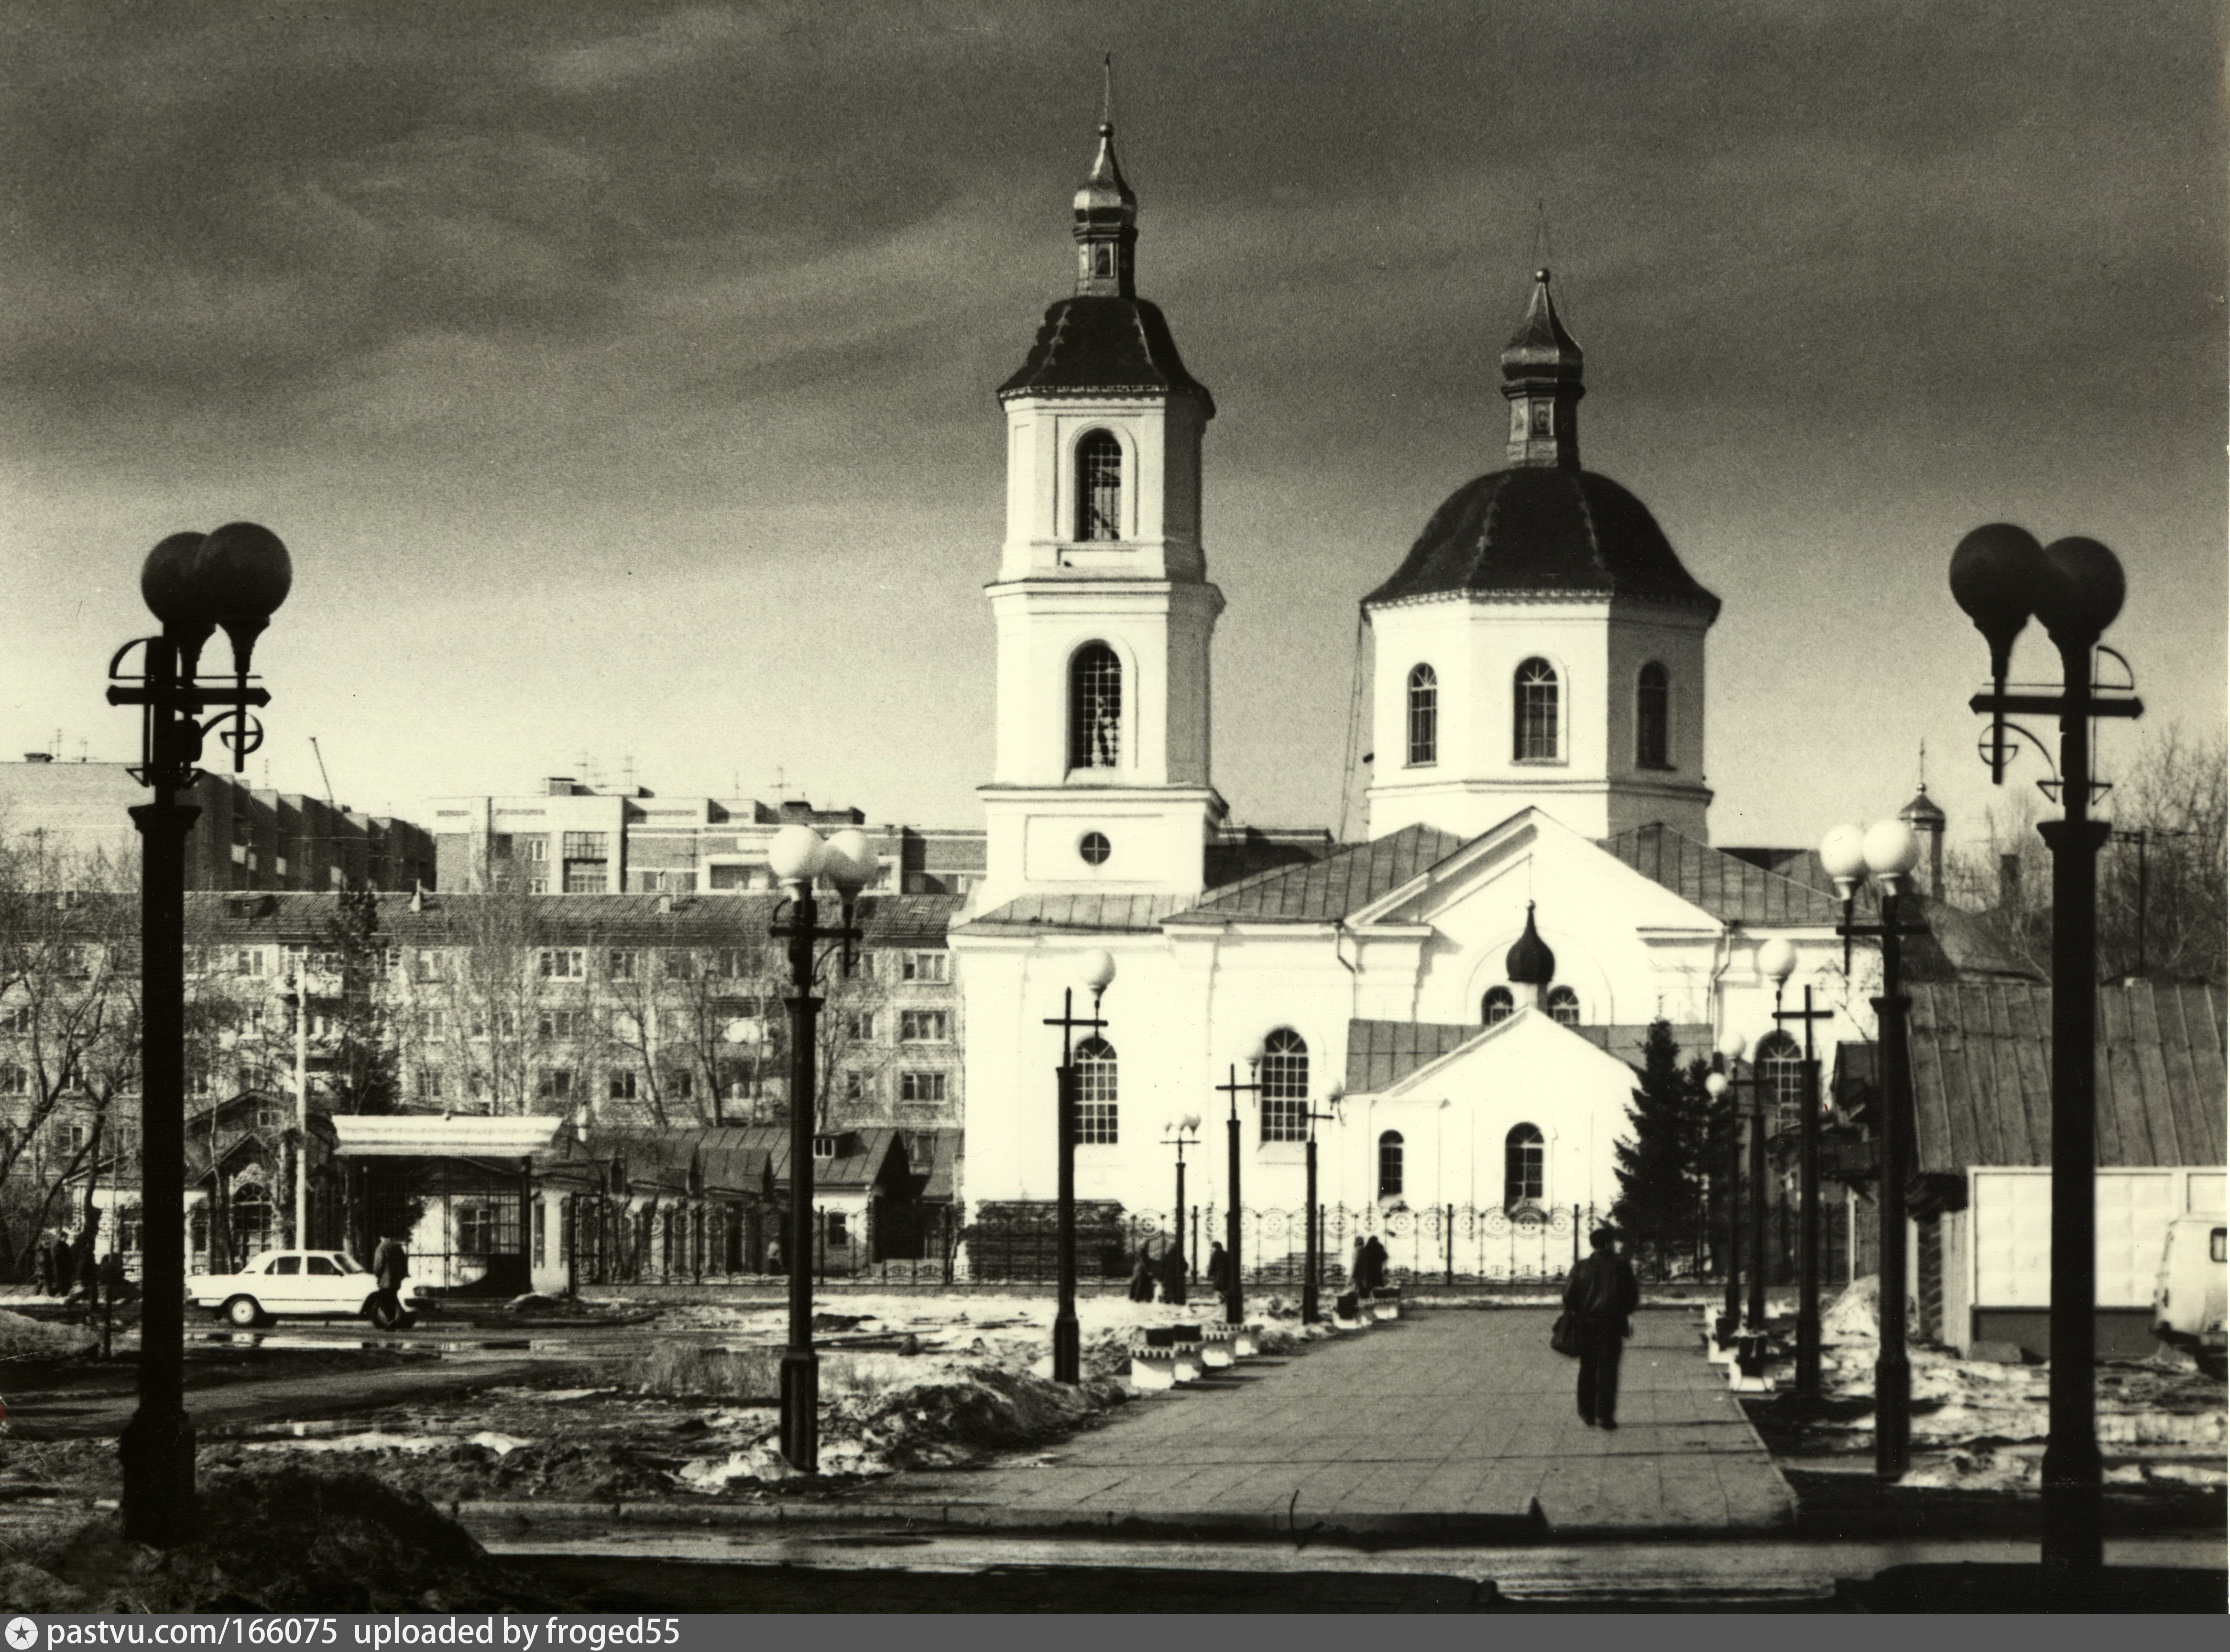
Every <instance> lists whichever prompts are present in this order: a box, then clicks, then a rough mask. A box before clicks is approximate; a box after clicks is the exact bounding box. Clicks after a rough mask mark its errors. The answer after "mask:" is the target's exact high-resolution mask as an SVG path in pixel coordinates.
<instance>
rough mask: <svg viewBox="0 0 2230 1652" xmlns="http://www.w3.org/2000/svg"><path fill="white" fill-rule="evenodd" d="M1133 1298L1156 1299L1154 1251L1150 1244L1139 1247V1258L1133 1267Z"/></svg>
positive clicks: (1135, 1299) (1136, 1300)
mask: <svg viewBox="0 0 2230 1652" xmlns="http://www.w3.org/2000/svg"><path fill="white" fill-rule="evenodd" d="M1131 1300H1132V1301H1133V1302H1150V1301H1152V1300H1154V1252H1153V1247H1152V1246H1150V1245H1140V1246H1139V1247H1138V1263H1137V1265H1136V1266H1134V1267H1133V1268H1131Z"/></svg>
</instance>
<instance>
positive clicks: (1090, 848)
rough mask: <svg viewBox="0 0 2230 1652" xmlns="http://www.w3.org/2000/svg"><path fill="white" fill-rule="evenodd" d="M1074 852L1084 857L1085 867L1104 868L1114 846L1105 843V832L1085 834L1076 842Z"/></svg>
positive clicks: (1113, 850)
mask: <svg viewBox="0 0 2230 1652" xmlns="http://www.w3.org/2000/svg"><path fill="white" fill-rule="evenodd" d="M1076 852H1077V853H1078V854H1079V855H1082V856H1083V857H1084V863H1085V865H1086V866H1105V864H1106V863H1107V857H1108V856H1109V855H1112V854H1113V853H1114V852H1115V846H1114V845H1113V844H1112V843H1110V842H1108V841H1107V835H1106V834H1105V832H1086V833H1085V835H1084V836H1082V837H1081V838H1080V839H1078V840H1077V844H1076Z"/></svg>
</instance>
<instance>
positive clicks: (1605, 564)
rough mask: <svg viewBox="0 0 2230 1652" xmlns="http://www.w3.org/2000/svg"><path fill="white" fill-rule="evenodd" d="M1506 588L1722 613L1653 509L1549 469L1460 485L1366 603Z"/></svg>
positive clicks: (1597, 479) (1578, 475) (1594, 480)
mask: <svg viewBox="0 0 2230 1652" xmlns="http://www.w3.org/2000/svg"><path fill="white" fill-rule="evenodd" d="M1501 591H1516V592H1524V593H1528V594H1532V595H1538V594H1540V593H1543V592H1550V593H1556V594H1559V595H1565V596H1571V597H1583V596H1608V597H1646V598H1648V599H1649V600H1651V601H1653V602H1660V603H1676V604H1679V605H1682V606H1688V607H1695V608H1699V609H1703V610H1706V611H1707V612H1708V613H1709V614H1710V615H1711V616H1712V617H1714V618H1716V617H1717V616H1718V611H1719V599H1718V597H1714V596H1712V595H1711V592H1710V591H1708V590H1705V589H1704V588H1703V587H1702V586H1701V585H1699V584H1697V583H1696V582H1695V580H1694V579H1693V578H1692V577H1691V576H1690V575H1689V572H1688V571H1687V570H1686V569H1685V568H1684V567H1682V566H1681V565H1680V558H1679V557H1678V556H1677V555H1675V554H1674V552H1673V545H1672V542H1671V541H1670V540H1668V539H1666V537H1665V531H1664V530H1663V529H1662V528H1660V527H1659V526H1657V519H1656V518H1654V517H1653V516H1652V515H1650V513H1649V508H1648V507H1647V506H1645V505H1644V504H1643V503H1642V502H1641V501H1640V500H1638V499H1636V498H1635V497H1634V495H1633V494H1629V493H1627V491H1626V489H1625V488H1623V487H1620V486H1619V485H1618V484H1617V483H1616V482H1614V481H1611V479H1610V478H1609V477H1608V476H1599V475H1597V474H1595V472H1593V471H1590V470H1566V469H1560V468H1553V467H1540V466H1520V467H1518V468H1516V469H1511V470H1497V471H1492V472H1490V473H1489V474H1486V475H1484V476H1480V477H1478V478H1475V479H1474V480H1473V481H1468V482H1466V483H1465V484H1464V485H1463V486H1462V487H1459V488H1458V489H1456V491H1455V492H1454V493H1453V494H1450V495H1449V496H1448V500H1447V503H1446V504H1444V505H1442V506H1441V507H1440V509H1439V510H1437V511H1435V512H1434V513H1433V518H1432V520H1431V521H1429V522H1428V523H1427V524H1426V525H1425V531H1424V532H1422V533H1421V534H1420V535H1419V536H1418V538H1417V542H1416V544H1415V545H1412V546H1411V547H1410V548H1409V555H1408V558H1407V559H1406V560H1405V561H1404V562H1403V563H1402V566H1401V568H1400V569H1399V570H1398V571H1396V572H1395V575H1394V577H1393V578H1391V579H1389V580H1388V581H1387V582H1386V583H1385V584H1382V585H1381V586H1379V588H1378V589H1377V590H1374V591H1372V592H1371V593H1370V596H1368V597H1364V598H1363V606H1365V607H1366V608H1368V607H1370V606H1373V605H1375V604H1377V603H1397V602H1402V601H1403V600H1405V599H1408V598H1414V597H1440V596H1448V595H1453V594H1456V593H1459V592H1462V593H1468V594H1472V595H1476V596H1492V595H1493V594H1495V593H1497V592H1501Z"/></svg>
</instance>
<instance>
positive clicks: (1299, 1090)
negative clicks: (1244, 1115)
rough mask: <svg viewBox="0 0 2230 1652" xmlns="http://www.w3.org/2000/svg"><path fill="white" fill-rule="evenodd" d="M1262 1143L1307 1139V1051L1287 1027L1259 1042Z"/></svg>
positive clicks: (1299, 1038)
mask: <svg viewBox="0 0 2230 1652" xmlns="http://www.w3.org/2000/svg"><path fill="white" fill-rule="evenodd" d="M1257 1081H1258V1082H1260V1085H1261V1086H1262V1139H1263V1140H1265V1141H1306V1140H1307V1139H1308V1137H1309V1047H1308V1045H1307V1044H1306V1043H1305V1042H1303V1041H1302V1038H1301V1036H1300V1034H1299V1033H1297V1032H1295V1031H1294V1030H1293V1029H1292V1028H1291V1027H1280V1028H1279V1029H1278V1030H1277V1031H1275V1032H1273V1033H1272V1034H1271V1035H1270V1036H1268V1037H1267V1038H1266V1039H1264V1040H1263V1041H1262V1068H1261V1071H1260V1074H1257Z"/></svg>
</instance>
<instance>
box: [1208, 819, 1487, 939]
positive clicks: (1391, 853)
mask: <svg viewBox="0 0 2230 1652" xmlns="http://www.w3.org/2000/svg"><path fill="white" fill-rule="evenodd" d="M1463 845H1464V840H1463V839H1462V838H1460V837H1453V836H1450V835H1449V834H1447V832H1442V831H1436V830H1434V829H1433V828H1432V827H1430V826H1423V825H1419V826H1405V827H1403V828H1402V829H1401V830H1400V831H1398V832H1391V833H1389V834H1388V835H1387V836H1384V837H1381V838H1377V839H1376V840H1374V841H1372V842H1368V843H1354V844H1350V845H1348V846H1347V847H1345V848H1344V849H1340V850H1338V851H1337V853H1335V854H1332V855H1326V856H1325V857H1324V859H1323V860H1321V861H1311V862H1309V863H1308V864H1306V865H1304V866H1292V867H1280V868H1273V869H1272V870H1270V871H1267V872H1260V873H1257V874H1254V876H1253V877H1251V878H1242V879H1241V880H1240V881H1238V882H1237V883H1234V884H1232V885H1230V886H1228V887H1225V888H1222V889H1219V890H1217V891H1215V894H1213V895H1212V896H1211V897H1210V898H1208V900H1202V902H1201V903H1200V904H1199V905H1198V906H1196V907H1191V908H1189V910H1187V911H1185V912H1183V913H1177V914H1176V915H1175V916H1173V917H1172V918H1171V919H1170V922H1171V923H1172V924H1218V923H1233V922H1245V923H1310V924H1322V923H1330V922H1331V921H1332V920H1335V919H1338V918H1344V917H1346V916H1347V915H1348V914H1349V913H1352V912H1357V911H1360V910H1361V909H1362V908H1363V907H1367V906H1369V905H1370V903H1371V902H1372V901H1374V900H1377V899H1379V898H1380V897H1381V896H1382V895H1387V894H1392V893H1393V892H1394V891H1395V890H1396V889H1398V888H1400V887H1402V885H1403V884H1405V883H1407V882H1408V881H1410V880H1411V879H1412V878H1415V876H1417V875H1418V874H1420V873H1421V872H1424V871H1426V870H1428V868H1432V867H1434V866H1436V865H1438V864H1439V863H1440V861H1445V860H1446V859H1447V857H1448V856H1449V855H1453V854H1454V853H1455V852H1456V851H1457V850H1458V849H1461V848H1462V847H1463Z"/></svg>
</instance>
